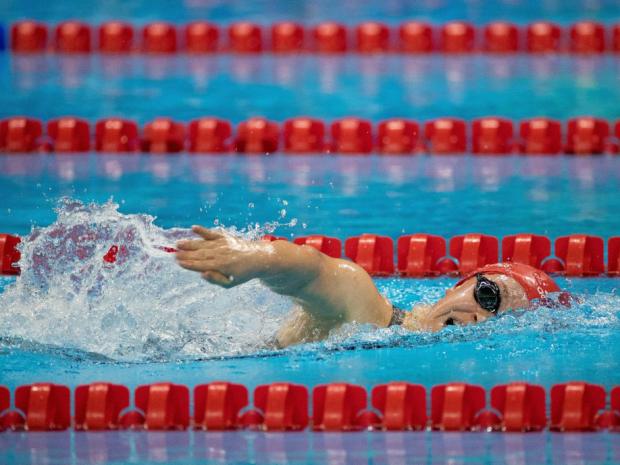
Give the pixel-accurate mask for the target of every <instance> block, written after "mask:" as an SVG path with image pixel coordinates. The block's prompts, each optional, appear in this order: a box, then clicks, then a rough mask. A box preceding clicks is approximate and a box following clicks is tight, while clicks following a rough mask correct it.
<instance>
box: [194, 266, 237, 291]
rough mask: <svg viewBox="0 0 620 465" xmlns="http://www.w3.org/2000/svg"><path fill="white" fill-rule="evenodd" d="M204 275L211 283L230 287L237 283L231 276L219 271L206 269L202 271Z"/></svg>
mask: <svg viewBox="0 0 620 465" xmlns="http://www.w3.org/2000/svg"><path fill="white" fill-rule="evenodd" d="M202 277H203V279H204V280H205V281H208V282H210V283H211V284H215V285H216V286H220V287H225V288H229V287H233V286H234V285H235V284H236V283H235V282H234V281H233V280H232V279H231V278H229V277H228V276H225V275H223V274H222V273H220V272H219V271H213V270H210V271H205V272H204V273H202Z"/></svg>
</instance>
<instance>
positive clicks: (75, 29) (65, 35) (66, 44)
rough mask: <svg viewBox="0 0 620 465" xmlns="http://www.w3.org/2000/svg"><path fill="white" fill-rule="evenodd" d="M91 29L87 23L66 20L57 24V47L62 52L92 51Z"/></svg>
mask: <svg viewBox="0 0 620 465" xmlns="http://www.w3.org/2000/svg"><path fill="white" fill-rule="evenodd" d="M90 37H91V30H90V26H89V25H88V24H86V23H82V22H79V21H64V22H62V23H60V24H59V25H58V26H56V30H55V34H54V38H55V43H54V45H55V49H56V51H57V52H60V53H90V50H91V39H90Z"/></svg>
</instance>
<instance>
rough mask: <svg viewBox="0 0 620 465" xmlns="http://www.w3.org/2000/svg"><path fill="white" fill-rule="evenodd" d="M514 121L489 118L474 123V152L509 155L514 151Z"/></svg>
mask: <svg viewBox="0 0 620 465" xmlns="http://www.w3.org/2000/svg"><path fill="white" fill-rule="evenodd" d="M513 137H514V129H513V126H512V121H510V120H508V119H505V118H495V117H487V118H480V119H476V120H474V121H473V122H472V152H473V153H475V154H508V153H511V152H512V151H513V147H514V144H513Z"/></svg>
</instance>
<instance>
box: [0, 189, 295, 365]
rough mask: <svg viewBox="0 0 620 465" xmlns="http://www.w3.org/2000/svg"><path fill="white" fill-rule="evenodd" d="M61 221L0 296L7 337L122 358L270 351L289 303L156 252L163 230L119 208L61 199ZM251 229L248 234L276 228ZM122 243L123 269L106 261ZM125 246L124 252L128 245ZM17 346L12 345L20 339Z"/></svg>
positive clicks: (42, 232) (174, 234)
mask: <svg viewBox="0 0 620 465" xmlns="http://www.w3.org/2000/svg"><path fill="white" fill-rule="evenodd" d="M57 214H58V216H57V219H56V221H55V222H54V223H53V224H52V225H50V226H48V227H44V228H33V230H32V232H31V234H30V235H29V237H28V238H26V240H25V241H24V243H23V247H22V259H21V261H20V266H21V270H22V274H21V276H20V277H19V278H18V279H16V280H15V282H14V283H12V284H9V285H8V286H6V288H5V291H4V292H3V293H2V294H0V308H2V309H3V312H2V314H1V316H0V337H2V338H4V340H5V343H6V340H8V339H10V340H12V341H20V340H21V341H31V342H32V341H34V342H36V343H37V344H40V345H45V346H54V347H62V348H65V349H78V350H82V351H85V352H90V353H93V354H98V355H103V356H105V357H108V358H111V359H115V360H124V361H140V360H145V359H148V360H170V359H183V358H201V357H213V356H229V355H238V354H247V353H251V352H254V351H256V350H258V348H261V347H264V346H265V343H266V341H268V339H269V338H270V337H272V336H273V334H274V332H275V331H276V329H277V327H278V326H279V325H280V323H281V320H282V319H283V317H284V315H285V314H286V312H287V310H288V309H289V308H290V302H289V301H288V300H287V299H285V298H282V297H280V296H277V295H275V294H273V293H272V292H271V291H269V290H268V289H267V288H265V287H264V286H262V285H261V284H260V283H258V282H257V281H251V282H248V283H246V284H244V285H241V286H239V287H237V288H234V289H232V290H229V291H226V290H224V289H221V288H219V287H217V286H213V285H210V284H208V283H207V282H205V281H204V280H202V279H201V278H200V276H199V275H198V274H196V273H193V272H189V271H186V270H183V269H181V268H180V267H178V266H177V265H176V264H175V263H174V257H173V256H172V255H171V254H169V253H166V252H164V251H162V250H161V249H159V247H160V246H169V247H171V246H174V244H175V242H176V241H177V240H178V239H180V238H184V237H189V236H190V235H191V234H192V233H191V232H190V231H188V230H184V229H170V230H164V229H161V228H159V227H158V226H156V225H155V224H154V220H155V218H153V217H151V216H148V215H123V214H121V213H119V211H118V205H117V204H115V203H113V202H111V201H110V202H107V203H105V204H102V205H98V204H88V205H85V204H83V203H81V202H79V201H75V200H71V199H63V200H61V201H60V203H59V206H58V208H57ZM272 227H273V226H272V225H270V226H269V227H268V228H267V229H266V230H265V229H264V228H263V229H260V228H258V227H257V226H256V225H253V226H252V227H251V228H250V230H249V231H244V232H243V231H242V232H240V231H234V232H235V233H236V234H245V236H246V237H248V238H256V237H257V236H259V235H261V234H264V233H266V232H270V229H271V228H272ZM112 245H118V246H119V249H120V250H119V253H118V258H117V261H116V263H114V264H109V263H106V262H105V261H104V260H103V256H104V255H105V254H106V252H107V251H108V249H109V248H110V247H111V246H112ZM121 248H122V249H121ZM13 343H14V342H13Z"/></svg>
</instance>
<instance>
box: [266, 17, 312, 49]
mask: <svg viewBox="0 0 620 465" xmlns="http://www.w3.org/2000/svg"><path fill="white" fill-rule="evenodd" d="M304 36H305V33H304V28H303V26H302V25H301V24H299V23H294V22H290V21H285V22H281V23H276V24H274V25H273V26H271V50H272V51H273V52H275V53H296V52H301V51H302V50H304V45H305V44H304Z"/></svg>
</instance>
